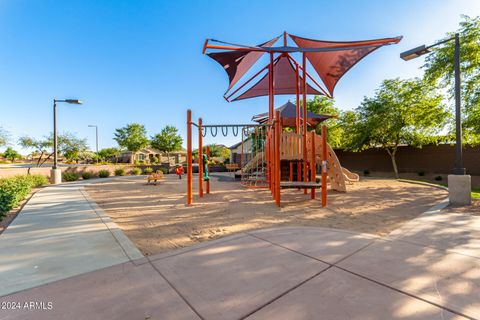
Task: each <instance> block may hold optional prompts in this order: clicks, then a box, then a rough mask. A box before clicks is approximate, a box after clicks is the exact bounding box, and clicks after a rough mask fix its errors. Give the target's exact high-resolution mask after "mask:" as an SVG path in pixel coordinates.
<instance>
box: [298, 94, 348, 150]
mask: <svg viewBox="0 0 480 320" xmlns="http://www.w3.org/2000/svg"><path fill="white" fill-rule="evenodd" d="M307 110H308V111H310V112H313V113H318V114H325V115H330V116H335V118H330V119H327V120H325V121H323V122H322V123H321V124H319V125H318V127H317V128H316V132H317V134H320V133H321V126H322V125H326V126H327V127H328V137H327V141H328V143H329V144H330V145H331V146H332V147H333V148H339V147H342V144H343V141H342V140H343V135H344V132H343V127H342V126H341V121H340V119H341V117H342V116H343V115H342V113H341V112H340V110H339V109H338V108H337V107H335V101H334V100H333V99H329V98H327V97H325V96H315V97H314V98H313V99H312V100H308V101H307Z"/></svg>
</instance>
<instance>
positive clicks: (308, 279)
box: [238, 265, 333, 320]
mask: <svg viewBox="0 0 480 320" xmlns="http://www.w3.org/2000/svg"><path fill="white" fill-rule="evenodd" d="M332 267H333V266H331V265H330V266H328V267H326V268H325V269H323V270H321V271H319V272H317V273H316V274H314V275H313V276H311V277H308V278H307V279H305V280H303V281H301V282H300V283H298V284H296V285H294V286H293V287H291V288H290V289H288V290H286V291H285V292H282V293H281V294H279V295H278V296H276V297H274V298H273V299H271V300H270V301H268V302H266V303H264V304H263V305H261V306H259V307H258V308H256V309H254V310H252V311H250V312H249V313H247V314H246V315H244V316H241V317H240V318H239V319H238V320H244V319H246V318H248V317H250V316H251V315H253V314H255V313H257V312H258V311H260V310H262V309H263V308H265V307H267V306H269V305H270V304H272V303H274V302H275V301H277V300H278V299H280V298H282V297H283V296H285V295H287V294H289V293H290V292H292V291H293V290H296V289H297V288H299V287H301V286H302V285H304V284H305V283H307V282H308V281H310V280H312V279H314V278H316V277H318V276H319V275H320V274H322V273H324V272H325V271H327V270H330V269H331V268H332Z"/></svg>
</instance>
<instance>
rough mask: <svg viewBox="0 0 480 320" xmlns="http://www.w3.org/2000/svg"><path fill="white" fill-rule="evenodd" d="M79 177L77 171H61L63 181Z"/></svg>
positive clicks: (74, 179) (75, 179)
mask: <svg viewBox="0 0 480 320" xmlns="http://www.w3.org/2000/svg"><path fill="white" fill-rule="evenodd" d="M79 178H80V174H79V173H78V172H73V171H65V172H64V173H63V180H65V181H77V180H78V179H79Z"/></svg>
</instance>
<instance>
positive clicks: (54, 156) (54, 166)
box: [52, 99, 58, 169]
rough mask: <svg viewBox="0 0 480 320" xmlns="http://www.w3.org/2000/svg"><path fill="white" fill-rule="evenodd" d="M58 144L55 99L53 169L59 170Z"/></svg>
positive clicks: (54, 100)
mask: <svg viewBox="0 0 480 320" xmlns="http://www.w3.org/2000/svg"><path fill="white" fill-rule="evenodd" d="M57 144H58V138H57V100H56V99H53V167H52V169H57V162H58V158H57V154H58V151H57Z"/></svg>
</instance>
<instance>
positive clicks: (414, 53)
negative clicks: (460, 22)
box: [400, 33, 466, 175]
mask: <svg viewBox="0 0 480 320" xmlns="http://www.w3.org/2000/svg"><path fill="white" fill-rule="evenodd" d="M452 40H454V41H455V51H454V69H455V71H454V72H455V90H454V91H455V164H454V168H453V174H456V175H465V173H466V170H465V168H464V167H463V154H462V108H461V97H460V84H461V79H460V35H459V34H458V33H455V36H453V37H451V38H448V39H445V40H443V41H440V42H437V43H435V44H432V45H430V46H425V45H422V46H419V47H416V48H413V49H411V50H408V51H405V52H402V53H401V54H400V58H402V59H403V60H405V61H408V60H411V59H415V58H418V57H420V56H422V55H424V54H427V53H429V52H430V48H433V47H436V46H438V45H441V44H444V43H445V42H448V41H452Z"/></svg>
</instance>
